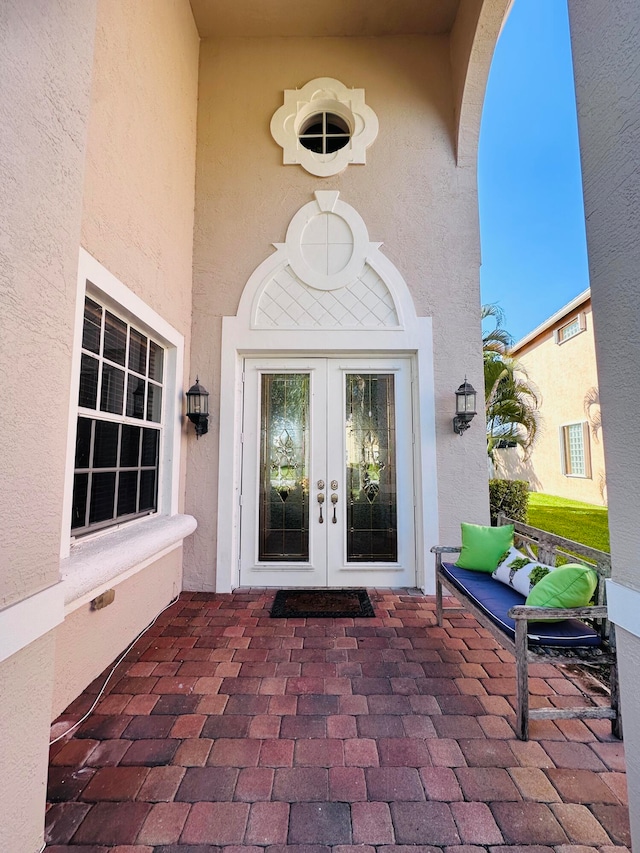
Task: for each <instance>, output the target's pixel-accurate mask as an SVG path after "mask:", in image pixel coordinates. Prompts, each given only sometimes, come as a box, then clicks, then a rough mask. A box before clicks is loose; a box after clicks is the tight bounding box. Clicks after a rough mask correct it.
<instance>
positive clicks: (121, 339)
mask: <svg viewBox="0 0 640 853" xmlns="http://www.w3.org/2000/svg"><path fill="white" fill-rule="evenodd" d="M126 346H127V324H126V323H124V322H123V321H122V320H119V319H118V318H117V317H114V316H113V314H109V312H108V311H107V316H106V318H105V323H104V349H103V351H102V354H103V355H104V357H105V358H108V359H109V361H115V362H116V364H124V356H125V351H126Z"/></svg>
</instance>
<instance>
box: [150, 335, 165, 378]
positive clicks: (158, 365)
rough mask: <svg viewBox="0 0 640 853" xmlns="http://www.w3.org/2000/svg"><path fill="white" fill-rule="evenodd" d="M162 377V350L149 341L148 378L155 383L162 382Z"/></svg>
mask: <svg viewBox="0 0 640 853" xmlns="http://www.w3.org/2000/svg"><path fill="white" fill-rule="evenodd" d="M163 375H164V349H163V348H162V347H161V346H160V345H159V344H156V343H154V342H153V341H149V377H150V378H151V379H155V380H156V382H162V377H163Z"/></svg>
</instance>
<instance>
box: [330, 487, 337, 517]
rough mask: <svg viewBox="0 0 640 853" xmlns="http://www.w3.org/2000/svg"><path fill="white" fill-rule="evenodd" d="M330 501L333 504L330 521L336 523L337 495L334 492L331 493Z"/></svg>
mask: <svg viewBox="0 0 640 853" xmlns="http://www.w3.org/2000/svg"><path fill="white" fill-rule="evenodd" d="M331 503H332V504H333V518H332V519H331V521H332V522H333V524H337V523H338V519H337V518H336V504H337V503H338V496H337V495H336V493H335V492H334V493H333V494H332V495H331Z"/></svg>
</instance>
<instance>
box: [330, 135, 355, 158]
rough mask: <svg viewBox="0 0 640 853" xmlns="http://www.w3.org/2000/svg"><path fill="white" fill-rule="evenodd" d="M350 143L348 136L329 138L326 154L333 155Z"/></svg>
mask: <svg viewBox="0 0 640 853" xmlns="http://www.w3.org/2000/svg"><path fill="white" fill-rule="evenodd" d="M348 141H349V137H348V136H327V150H326V152H325V153H326V154H333V152H334V151H339V150H340V149H341V148H344V146H345V145H346V144H347V142H348Z"/></svg>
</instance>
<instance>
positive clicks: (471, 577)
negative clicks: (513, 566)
mask: <svg viewBox="0 0 640 853" xmlns="http://www.w3.org/2000/svg"><path fill="white" fill-rule="evenodd" d="M442 574H443V575H444V577H445V578H447V581H449V582H450V585H451V592H453V593H455V591H456V590H460V591H461V592H464V593H465V594H466V595H467V596H468V597H469V598H470V599H471V601H473V603H474V604H476V605H477V606H478V607H479V608H480V610H482V612H483V613H486V614H487V616H488V617H489V618H490V619H491V621H492V622H494V623H495V624H496V625H498V626H499V627H500V628H502V630H503V631H504V632H505V633H506V634H508V635H509V636H510V637H511V639H514V638H515V634H516V630H515V622H514V620H513V619H510V618H509V616H507V611H508V610H510V608H512V607H514V606H515V605H516V604H524V603H525V597H524V595H521V594H520V593H519V592H518V591H517V590H515V589H513V588H512V587H510V586H507V585H506V584H503V583H500V581H497V580H494V578H492V577H491V575H490V574H487V573H486V572H473V571H470V570H469V569H460V568H458V566H454V565H453V563H443V564H442ZM527 633H528V636H529V642H531V643H538V644H539V645H542V646H599V645H600V637H599V635H598V632H597V631H595V630H594V629H593V628H591V626H589V625H587V624H585V623H584V622H581V621H580V620H579V619H563V620H562V621H561V622H529V630H528V632H527Z"/></svg>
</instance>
